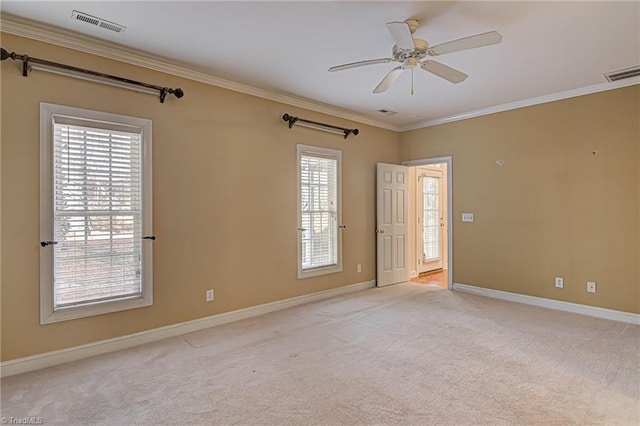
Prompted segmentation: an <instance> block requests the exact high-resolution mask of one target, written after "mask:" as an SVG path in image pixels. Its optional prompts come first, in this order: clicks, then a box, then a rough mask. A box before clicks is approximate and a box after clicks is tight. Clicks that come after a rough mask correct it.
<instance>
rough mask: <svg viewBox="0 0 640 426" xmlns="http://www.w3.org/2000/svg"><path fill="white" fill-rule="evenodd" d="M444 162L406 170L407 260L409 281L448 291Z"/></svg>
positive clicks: (446, 204)
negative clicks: (407, 187) (407, 201)
mask: <svg viewBox="0 0 640 426" xmlns="http://www.w3.org/2000/svg"><path fill="white" fill-rule="evenodd" d="M447 167H448V165H447V163H446V162H442V163H435V164H425V165H419V166H414V167H410V168H409V174H408V175H409V176H408V177H409V215H408V216H409V217H408V218H409V230H408V235H409V256H410V257H409V259H410V267H411V269H410V271H411V272H410V275H411V281H413V282H416V283H420V284H425V285H428V286H432V287H438V288H444V289H446V288H448V283H449V278H448V272H449V259H448V253H449V247H448V244H449V241H448V238H447V236H448V231H449V223H448V211H447V208H448V205H449V203H448V200H447V196H448V182H447V179H448V173H447Z"/></svg>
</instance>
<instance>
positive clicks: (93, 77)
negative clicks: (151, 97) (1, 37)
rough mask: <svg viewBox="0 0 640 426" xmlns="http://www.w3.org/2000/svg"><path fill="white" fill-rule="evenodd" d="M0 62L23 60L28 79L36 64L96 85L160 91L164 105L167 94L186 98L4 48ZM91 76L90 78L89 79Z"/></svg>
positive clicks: (165, 89) (179, 91) (178, 90)
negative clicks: (114, 82) (110, 81)
mask: <svg viewBox="0 0 640 426" xmlns="http://www.w3.org/2000/svg"><path fill="white" fill-rule="evenodd" d="M0 49H1V50H0V60H2V61H4V60H5V59H9V58H10V59H12V60H14V61H15V60H21V61H22V76H23V77H28V76H29V71H31V70H32V66H31V64H34V68H35V65H41V66H42V67H45V68H42V67H40V66H39V67H38V69H39V70H42V71H48V72H53V73H56V74H62V75H64V76H67V77H76V78H81V79H84V80H88V81H92V82H94V83H101V84H110V85H112V86H117V87H121V88H123V89H129V90H135V91H139V92H143V93H150V91H158V96H159V98H160V103H164V100H165V98H166V97H167V94H172V95H174V96H175V97H176V98H178V99H180V98H181V97H183V96H184V91H183V90H182V89H181V88H179V87H178V88H176V89H170V88H168V87H161V86H156V85H154V84H149V83H143V82H140V81H136V80H130V79H128V78H124V77H118V76H115V75H111V74H105V73H101V72H97V71H91V70H88V69H84V68H78V67H74V66H71V65H65V64H60V63H58V62H51V61H47V60H44V59H38V58H31V57H29V56H28V55H18V54H17V53H16V52H11V53H9V52H8V51H7V50H5V49H4V48H0ZM47 68H55V69H59V70H62V72H56V71H52V70H51V69H47ZM88 76H89V77H88ZM105 80H113V81H116V82H118V83H120V84H117V85H116V84H113V83H108V82H107V81H105Z"/></svg>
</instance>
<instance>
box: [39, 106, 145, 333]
mask: <svg viewBox="0 0 640 426" xmlns="http://www.w3.org/2000/svg"><path fill="white" fill-rule="evenodd" d="M40 120H41V126H40V129H41V131H40V132H41V133H40V173H41V175H40V232H41V242H42V248H41V256H40V323H42V324H46V323H50V322H56V321H63V320H67V319H73V318H80V317H85V316H90V315H97V314H103V313H107V312H114V311H120V310H124V309H131V308H135V307H140V306H148V305H151V303H152V244H153V242H152V240H149V239H143V237H145V236H151V234H152V223H151V220H152V216H151V121H150V120H145V119H140V118H134V117H126V116H120V115H115V114H107V113H101V112H96V111H88V110H82V109H78V108H71V107H64V106H60V105H52V104H46V103H42V104H41V105H40Z"/></svg>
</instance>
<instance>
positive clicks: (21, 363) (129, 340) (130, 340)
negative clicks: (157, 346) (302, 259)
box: [0, 280, 376, 377]
mask: <svg viewBox="0 0 640 426" xmlns="http://www.w3.org/2000/svg"><path fill="white" fill-rule="evenodd" d="M375 285H376V282H375V280H371V281H364V282H360V283H356V284H351V285H348V286H344V287H338V288H333V289H330V290H324V291H319V292H317V293H311V294H305V295H303V296H297V297H292V298H289V299H284V300H278V301H275V302H271V303H265V304H262V305H257V306H251V307H249V308H244V309H238V310H236V311H231V312H225V313H223V314H218V315H212V316H209V317H205V318H198V319H195V320H191V321H186V322H181V323H178V324H172V325H167V326H164V327H158V328H154V329H152V330H147V331H141V332H139V333H134V334H129V335H126V336H120V337H114V338H112V339H107V340H101V341H98V342H92V343H87V344H85V345H80V346H74V347H72V348H67V349H61V350H57V351H52V352H46V353H43V354H38V355H32V356H27V357H24V358H17V359H12V360H9V361H5V362H2V363H0V377H8V376H13V375H15V374H20V373H26V372H28V371H33V370H38V369H41V368H46V367H51V366H54V365H59V364H64V363H66V362H71V361H77V360H80V359H84V358H89V357H92V356H96V355H101V354H105V353H108V352H113V351H118V350H122V349H127V348H131V347H134V346H139V345H143V344H145V343H151V342H157V341H158V340H163V339H167V338H170V337H176V336H181V335H183V334H187V333H192V332H194V331H198V330H202V329H205V328H209V327H215V326H218V325H222V324H227V323H230V322H233V321H239V320H243V319H246V318H252V317H256V316H258V315H263V314H267V313H269V312H275V311H280V310H283V309H287V308H291V307H293V306H298V305H302V304H305V303H311V302H317V301H319V300H323V299H327V298H329V297H334V296H340V295H343V294H347V293H352V292H356V291H360V290H364V289H367V288H372V287H375Z"/></svg>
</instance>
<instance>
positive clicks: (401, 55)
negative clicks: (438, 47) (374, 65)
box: [392, 38, 429, 62]
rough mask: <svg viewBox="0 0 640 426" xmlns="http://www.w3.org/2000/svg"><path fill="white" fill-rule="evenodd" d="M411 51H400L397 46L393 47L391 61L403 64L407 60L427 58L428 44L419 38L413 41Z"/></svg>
mask: <svg viewBox="0 0 640 426" xmlns="http://www.w3.org/2000/svg"><path fill="white" fill-rule="evenodd" d="M413 44H414V48H413V49H411V50H410V49H400V48H399V47H398V45H397V44H394V45H393V49H392V53H393V59H395V60H396V61H399V62H404V61H405V60H407V59H409V58H416V59H423V58H425V57H426V56H427V49H429V43H427V41H426V40H423V39H421V38H414V39H413Z"/></svg>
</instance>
